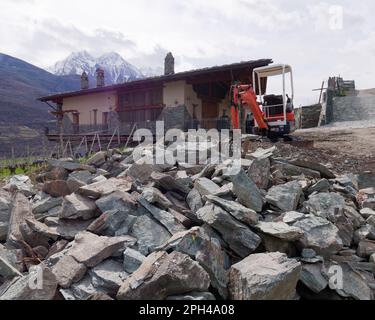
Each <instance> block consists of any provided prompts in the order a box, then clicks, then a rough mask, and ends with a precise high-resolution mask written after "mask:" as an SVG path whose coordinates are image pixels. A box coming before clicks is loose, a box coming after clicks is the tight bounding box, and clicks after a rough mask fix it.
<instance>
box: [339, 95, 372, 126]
mask: <svg viewBox="0 0 375 320" xmlns="http://www.w3.org/2000/svg"><path fill="white" fill-rule="evenodd" d="M332 112H333V119H332V121H335V122H336V121H339V122H340V121H356V120H375V96H373V95H368V96H357V97H355V96H350V97H335V98H333V110H332Z"/></svg>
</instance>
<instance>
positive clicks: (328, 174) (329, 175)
mask: <svg viewBox="0 0 375 320" xmlns="http://www.w3.org/2000/svg"><path fill="white" fill-rule="evenodd" d="M289 163H291V164H293V165H295V166H298V167H302V168H307V169H311V170H314V171H317V172H319V173H320V175H321V176H322V178H326V179H335V178H336V175H335V174H334V173H333V172H332V171H331V170H329V169H328V168H327V167H326V166H324V165H322V164H320V163H317V162H312V161H307V160H302V159H294V160H291V161H289Z"/></svg>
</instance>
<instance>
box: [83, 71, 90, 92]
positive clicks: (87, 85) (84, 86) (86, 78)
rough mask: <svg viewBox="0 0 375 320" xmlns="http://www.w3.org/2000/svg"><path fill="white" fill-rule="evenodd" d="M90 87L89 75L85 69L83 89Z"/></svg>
mask: <svg viewBox="0 0 375 320" xmlns="http://www.w3.org/2000/svg"><path fill="white" fill-rule="evenodd" d="M88 88H89V76H88V75H87V73H86V72H85V71H83V73H82V75H81V89H82V90H86V89H88Z"/></svg>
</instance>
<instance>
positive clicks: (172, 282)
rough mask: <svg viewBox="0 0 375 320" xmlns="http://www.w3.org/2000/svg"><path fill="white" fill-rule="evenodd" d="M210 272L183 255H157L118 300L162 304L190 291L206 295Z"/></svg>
mask: <svg viewBox="0 0 375 320" xmlns="http://www.w3.org/2000/svg"><path fill="white" fill-rule="evenodd" d="M209 285H210V278H209V275H208V274H207V272H206V271H205V270H204V269H203V268H202V267H201V266H200V265H199V264H198V262H196V261H193V260H192V259H191V258H190V257H189V256H187V255H185V254H182V253H180V252H172V253H171V254H167V253H166V252H155V253H153V254H151V255H150V256H148V257H147V258H146V260H145V261H144V262H143V264H142V265H141V267H140V268H139V269H138V270H137V271H136V272H134V273H133V274H132V275H131V276H130V277H129V278H128V279H126V280H125V282H124V283H123V284H122V286H121V287H120V290H119V291H118V293H117V299H119V300H144V299H146V300H163V299H166V298H167V297H168V296H173V295H181V294H184V293H188V292H191V291H202V292H207V289H208V287H209Z"/></svg>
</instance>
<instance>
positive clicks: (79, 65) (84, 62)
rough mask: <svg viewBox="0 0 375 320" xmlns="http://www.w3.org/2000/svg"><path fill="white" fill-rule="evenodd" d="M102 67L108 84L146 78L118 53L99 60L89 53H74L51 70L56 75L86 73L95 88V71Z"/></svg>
mask: <svg viewBox="0 0 375 320" xmlns="http://www.w3.org/2000/svg"><path fill="white" fill-rule="evenodd" d="M98 67H101V68H102V69H103V70H104V72H105V82H106V84H115V83H123V82H128V81H132V80H136V79H142V78H144V75H143V74H142V72H141V71H140V70H139V69H137V68H136V67H135V66H133V65H132V64H130V63H129V62H127V61H126V60H125V59H124V58H123V57H121V56H120V55H119V54H118V53H116V52H110V53H106V54H104V55H102V56H100V57H98V58H95V57H93V56H92V55H90V54H89V53H88V52H87V51H80V52H73V53H72V54H70V55H69V56H68V57H67V58H66V59H64V60H62V61H59V62H57V63H56V64H55V65H54V66H53V67H51V68H50V70H51V72H52V73H54V74H56V75H74V74H76V75H81V74H82V72H83V71H85V72H86V73H87V74H88V76H89V79H90V83H91V85H90V86H94V83H95V82H93V81H95V71H96V69H97V68H98Z"/></svg>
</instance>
